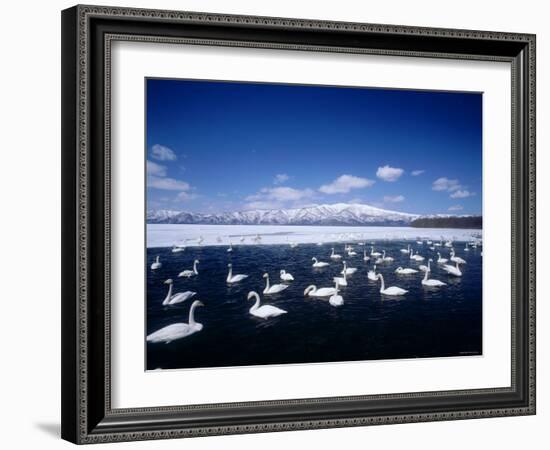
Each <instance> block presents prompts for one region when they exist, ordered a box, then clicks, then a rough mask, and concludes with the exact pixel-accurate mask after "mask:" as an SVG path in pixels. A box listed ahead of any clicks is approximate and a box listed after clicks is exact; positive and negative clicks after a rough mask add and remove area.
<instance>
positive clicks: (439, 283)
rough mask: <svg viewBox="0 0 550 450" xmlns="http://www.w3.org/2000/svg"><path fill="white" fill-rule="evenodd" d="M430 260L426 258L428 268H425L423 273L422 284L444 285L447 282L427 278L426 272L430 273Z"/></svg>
mask: <svg viewBox="0 0 550 450" xmlns="http://www.w3.org/2000/svg"><path fill="white" fill-rule="evenodd" d="M430 261H431V259H429V260H428V270H426V272H425V273H424V278H422V286H431V287H437V286H446V285H447V283H443V281H439V280H435V279H433V278H430V279H428V274H429V273H430Z"/></svg>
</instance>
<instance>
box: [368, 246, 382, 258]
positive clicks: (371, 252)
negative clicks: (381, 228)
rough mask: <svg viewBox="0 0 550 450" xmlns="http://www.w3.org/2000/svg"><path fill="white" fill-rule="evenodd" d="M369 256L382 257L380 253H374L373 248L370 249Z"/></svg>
mask: <svg viewBox="0 0 550 450" xmlns="http://www.w3.org/2000/svg"><path fill="white" fill-rule="evenodd" d="M370 255H371V256H382V253H380V252H375V251H374V246H373V247H371V248H370Z"/></svg>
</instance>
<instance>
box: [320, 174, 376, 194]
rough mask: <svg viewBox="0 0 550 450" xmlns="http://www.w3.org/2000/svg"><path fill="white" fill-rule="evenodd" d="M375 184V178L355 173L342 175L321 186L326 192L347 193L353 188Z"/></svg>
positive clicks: (321, 189)
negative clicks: (362, 176) (370, 178)
mask: <svg viewBox="0 0 550 450" xmlns="http://www.w3.org/2000/svg"><path fill="white" fill-rule="evenodd" d="M373 184H374V181H373V180H369V179H368V178H360V177H356V176H353V175H341V176H339V177H338V178H336V180H334V181H333V182H332V183H330V184H324V185H323V186H321V187H320V188H319V191H320V192H323V193H324V194H347V193H348V192H349V191H351V190H352V189H361V188H366V187H370V186H372V185H373Z"/></svg>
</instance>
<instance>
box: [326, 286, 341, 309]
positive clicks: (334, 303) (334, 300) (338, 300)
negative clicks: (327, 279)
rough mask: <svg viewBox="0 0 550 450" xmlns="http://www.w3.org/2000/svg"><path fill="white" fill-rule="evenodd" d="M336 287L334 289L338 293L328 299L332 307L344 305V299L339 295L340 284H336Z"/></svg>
mask: <svg viewBox="0 0 550 450" xmlns="http://www.w3.org/2000/svg"><path fill="white" fill-rule="evenodd" d="M335 284H336V286H335V287H334V289H335V290H336V292H335V293H334V295H331V296H330V298H329V299H328V302H329V303H330V304H331V305H332V306H342V305H343V304H344V299H343V298H342V296H341V295H338V283H335Z"/></svg>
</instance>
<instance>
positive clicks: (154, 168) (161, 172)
mask: <svg viewBox="0 0 550 450" xmlns="http://www.w3.org/2000/svg"><path fill="white" fill-rule="evenodd" d="M147 175H154V176H157V177H165V176H166V167H165V166H162V165H160V164H157V163H156V162H153V161H149V160H147Z"/></svg>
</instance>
